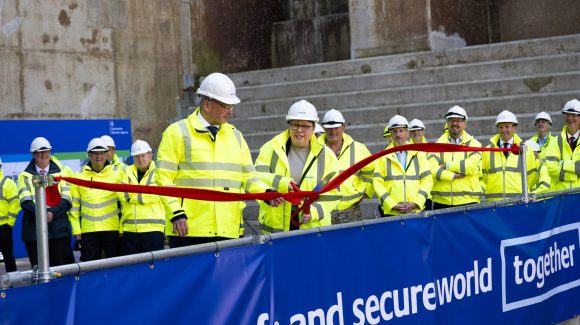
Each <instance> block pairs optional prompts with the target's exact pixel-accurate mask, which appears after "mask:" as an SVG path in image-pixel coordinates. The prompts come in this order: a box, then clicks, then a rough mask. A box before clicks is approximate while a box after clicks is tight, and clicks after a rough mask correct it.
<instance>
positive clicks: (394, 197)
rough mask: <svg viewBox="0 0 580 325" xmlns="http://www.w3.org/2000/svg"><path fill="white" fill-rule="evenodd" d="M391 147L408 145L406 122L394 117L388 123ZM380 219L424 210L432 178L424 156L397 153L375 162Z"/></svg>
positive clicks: (404, 119) (376, 192) (423, 154)
mask: <svg viewBox="0 0 580 325" xmlns="http://www.w3.org/2000/svg"><path fill="white" fill-rule="evenodd" d="M387 129H388V131H389V132H390V134H391V140H392V141H391V144H390V145H389V146H388V147H387V149H389V148H393V147H398V146H401V145H404V144H408V143H409V141H408V140H409V122H408V121H407V119H406V118H404V117H402V116H400V115H395V116H393V117H392V118H391V119H390V120H389V123H388V124H387ZM373 187H374V190H375V194H376V195H377V197H378V198H379V202H380V206H379V213H380V215H381V217H386V216H396V215H402V214H406V213H411V212H419V211H421V210H423V209H424V207H425V202H426V201H427V199H428V198H429V193H430V192H431V187H433V178H432V176H431V170H430V169H429V164H428V162H427V158H426V156H425V153H423V152H417V151H397V152H393V153H390V154H388V155H386V156H384V157H381V158H379V159H377V160H376V163H375V173H374V178H373Z"/></svg>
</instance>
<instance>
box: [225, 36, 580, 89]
mask: <svg viewBox="0 0 580 325" xmlns="http://www.w3.org/2000/svg"><path fill="white" fill-rule="evenodd" d="M579 51H580V34H576V35H565V36H559V37H550V38H538V39H531V40H523V41H515V42H506V43H494V44H485V45H476V46H469V47H464V48H460V49H446V50H436V51H428V52H418V53H406V54H399V55H389V56H381V57H373V58H364V59H355V60H345V61H334V62H325V63H319V64H310V65H302V66H293V67H287V68H278V69H268V70H257V71H249V72H242V73H234V74H231V75H230V77H231V79H232V80H233V81H234V84H235V85H236V87H238V88H239V89H240V90H241V89H242V88H244V87H249V86H256V85H264V84H275V83H283V82H294V81H299V80H314V79H325V78H333V77H337V76H351V75H360V74H365V73H377V72H388V71H397V70H414V69H420V68H428V67H437V66H447V65H453V64H466V63H475V62H486V61H494V60H506V59H511V58H523V57H534V56H542V55H551V54H560V53H573V52H579Z"/></svg>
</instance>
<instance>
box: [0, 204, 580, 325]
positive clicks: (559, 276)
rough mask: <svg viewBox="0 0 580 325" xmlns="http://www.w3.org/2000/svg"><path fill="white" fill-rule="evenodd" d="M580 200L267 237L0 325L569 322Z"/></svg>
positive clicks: (3, 318)
mask: <svg viewBox="0 0 580 325" xmlns="http://www.w3.org/2000/svg"><path fill="white" fill-rule="evenodd" d="M579 198H580V194H575V195H567V196H560V197H556V198H553V199H548V200H543V201H539V202H533V203H529V204H527V205H525V204H518V205H511V206H503V207H497V208H485V209H476V210H471V211H469V212H467V213H465V212H455V213H449V214H442V215H437V216H435V217H428V218H413V219H401V218H396V219H393V220H392V221H391V222H384V223H373V224H369V225H365V226H360V225H359V226H356V227H352V228H340V229H338V228H337V229H332V228H328V230H326V229H325V230H324V231H321V232H320V233H304V234H301V235H297V236H288V237H281V238H276V236H274V239H273V240H272V241H270V242H268V243H265V244H257V245H252V246H245V247H236V248H228V249H224V250H221V251H219V252H218V254H214V253H212V252H210V253H201V254H194V255H189V256H183V257H176V258H168V259H162V260H158V261H155V263H154V264H153V265H149V264H148V263H145V264H136V265H130V266H125V267H119V268H111V269H105V270H100V271H94V272H89V273H84V274H80V275H79V276H78V279H76V278H75V277H65V278H61V279H57V280H54V281H52V282H49V283H45V284H39V285H33V286H27V287H19V288H12V289H8V290H4V291H3V292H2V294H3V296H4V297H3V298H2V299H0V322H2V323H7V324H10V323H15V324H24V323H33V322H34V323H46V322H50V323H63V324H65V323H70V324H73V323H80V324H93V323H107V324H127V323H175V322H176V323H194V324H378V323H386V322H391V323H393V322H394V323H397V324H416V323H423V324H551V323H557V322H561V321H564V320H566V319H570V318H572V317H573V316H574V315H578V314H579V313H580V304H578V301H580V288H579V287H578V286H579V285H580V264H579V263H580V260H579V253H578V249H579V247H580V217H579V216H580V213H579V212H578V211H577V208H576V206H577V205H576V202H577V201H578V199H579Z"/></svg>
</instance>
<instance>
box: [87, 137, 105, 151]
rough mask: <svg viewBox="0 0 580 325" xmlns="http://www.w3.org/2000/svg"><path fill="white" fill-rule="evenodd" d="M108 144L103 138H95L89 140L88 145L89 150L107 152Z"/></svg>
mask: <svg viewBox="0 0 580 325" xmlns="http://www.w3.org/2000/svg"><path fill="white" fill-rule="evenodd" d="M108 150H109V149H107V144H106V143H105V141H103V139H102V138H93V139H92V140H91V141H89V145H88V146H87V152H91V151H93V152H105V151H108Z"/></svg>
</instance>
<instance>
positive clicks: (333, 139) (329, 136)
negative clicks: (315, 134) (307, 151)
mask: <svg viewBox="0 0 580 325" xmlns="http://www.w3.org/2000/svg"><path fill="white" fill-rule="evenodd" d="M345 128H346V126H345V125H344V124H343V125H341V126H339V127H337V128H324V133H326V140H327V141H328V143H329V144H333V143H340V141H342V134H343V133H344V129H345Z"/></svg>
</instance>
